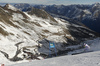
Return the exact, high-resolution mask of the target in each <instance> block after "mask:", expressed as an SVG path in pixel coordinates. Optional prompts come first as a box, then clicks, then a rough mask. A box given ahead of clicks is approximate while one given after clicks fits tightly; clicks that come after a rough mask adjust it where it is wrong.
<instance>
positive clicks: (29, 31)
mask: <svg viewBox="0 0 100 66" xmlns="http://www.w3.org/2000/svg"><path fill="white" fill-rule="evenodd" d="M66 19H67V18H66ZM67 20H68V21H66V20H64V19H61V18H53V17H52V16H50V15H49V14H48V13H47V12H46V11H44V10H40V9H36V8H33V7H32V8H31V10H30V11H27V12H22V11H20V10H19V9H17V8H15V7H14V6H12V5H9V4H7V5H5V6H4V7H2V6H0V58H1V59H0V60H4V61H2V63H4V64H6V63H12V62H13V61H14V62H15V61H19V60H20V62H21V61H22V60H25V61H26V60H29V59H30V58H27V57H28V56H31V57H32V58H33V59H38V58H37V57H38V56H41V55H43V54H46V55H48V54H49V52H50V50H49V42H54V43H55V47H56V49H57V53H58V55H59V54H62V51H66V52H68V51H73V50H74V48H66V47H68V46H72V45H76V46H77V45H79V44H80V42H81V41H85V40H88V39H93V38H96V37H97V36H98V34H97V33H95V32H94V31H92V30H90V29H89V28H87V27H86V26H84V25H83V24H81V23H79V22H76V21H74V20H72V21H71V20H70V19H67ZM80 47H81V46H78V47H77V49H78V48H80ZM51 51H52V54H53V53H54V52H53V50H51Z"/></svg>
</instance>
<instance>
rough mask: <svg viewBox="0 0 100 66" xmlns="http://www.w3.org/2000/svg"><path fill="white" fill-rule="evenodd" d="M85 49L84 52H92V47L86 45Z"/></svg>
mask: <svg viewBox="0 0 100 66" xmlns="http://www.w3.org/2000/svg"><path fill="white" fill-rule="evenodd" d="M84 47H85V48H84V52H87V51H89V50H90V46H89V45H88V44H86V43H84Z"/></svg>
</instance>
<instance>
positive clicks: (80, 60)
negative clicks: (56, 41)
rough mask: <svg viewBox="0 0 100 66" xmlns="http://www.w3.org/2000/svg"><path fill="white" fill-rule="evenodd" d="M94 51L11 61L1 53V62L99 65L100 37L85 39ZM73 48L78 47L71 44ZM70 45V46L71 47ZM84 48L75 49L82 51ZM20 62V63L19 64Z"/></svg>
mask: <svg viewBox="0 0 100 66" xmlns="http://www.w3.org/2000/svg"><path fill="white" fill-rule="evenodd" d="M84 43H87V44H88V45H89V46H90V47H91V49H90V51H91V50H92V51H93V52H87V53H82V54H77V55H70V53H71V52H70V53H69V55H66V56H59V57H53V58H51V59H42V60H31V62H30V61H29V60H23V61H18V62H10V61H8V60H7V59H6V58H4V55H3V54H0V58H1V59H0V63H1V64H5V65H9V66H22V65H23V66H33V65H34V66H85V65H86V66H99V65H100V38H96V39H93V40H88V41H85V42H84ZM71 47H72V48H73V47H74V48H76V47H77V46H71ZM71 47H69V48H71ZM82 51H83V49H80V50H76V51H73V52H72V53H75V52H82ZM18 63H20V64H18Z"/></svg>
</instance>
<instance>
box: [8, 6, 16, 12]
mask: <svg viewBox="0 0 100 66" xmlns="http://www.w3.org/2000/svg"><path fill="white" fill-rule="evenodd" d="M8 9H11V10H13V11H17V10H18V9H17V8H15V7H14V6H12V5H8Z"/></svg>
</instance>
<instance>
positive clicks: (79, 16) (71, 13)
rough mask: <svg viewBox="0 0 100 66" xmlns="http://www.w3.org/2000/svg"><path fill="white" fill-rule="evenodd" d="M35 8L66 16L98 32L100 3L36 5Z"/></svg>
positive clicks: (99, 26)
mask: <svg viewBox="0 0 100 66" xmlns="http://www.w3.org/2000/svg"><path fill="white" fill-rule="evenodd" d="M34 7H35V8H39V9H44V10H46V11H47V12H49V13H53V14H56V15H61V16H66V17H68V18H72V19H75V20H78V21H80V22H82V23H83V24H85V25H86V26H87V27H89V28H90V29H92V30H94V31H96V32H99V33H100V30H99V28H100V3H95V4H92V5H77V4H76V5H68V6H65V5H49V6H44V5H36V6H34Z"/></svg>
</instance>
